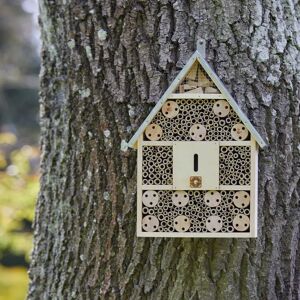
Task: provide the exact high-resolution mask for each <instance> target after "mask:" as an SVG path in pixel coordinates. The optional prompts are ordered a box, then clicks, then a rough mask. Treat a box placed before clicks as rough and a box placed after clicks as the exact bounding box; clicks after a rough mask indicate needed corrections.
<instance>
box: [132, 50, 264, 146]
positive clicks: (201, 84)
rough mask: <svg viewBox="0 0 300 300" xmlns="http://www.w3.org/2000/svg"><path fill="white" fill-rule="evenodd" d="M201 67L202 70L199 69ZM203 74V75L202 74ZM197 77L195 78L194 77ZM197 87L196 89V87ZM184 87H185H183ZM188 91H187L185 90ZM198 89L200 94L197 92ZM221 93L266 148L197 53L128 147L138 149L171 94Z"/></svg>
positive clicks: (258, 141) (219, 81)
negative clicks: (147, 129) (189, 85)
mask: <svg viewBox="0 0 300 300" xmlns="http://www.w3.org/2000/svg"><path fill="white" fill-rule="evenodd" d="M199 67H200V68H199ZM197 71H198V73H197ZM201 72H202V73H201ZM194 76H195V77H194ZM191 79H192V80H194V82H195V83H196V84H194V85H192V84H191V85H192V88H190V87H187V86H185V87H184V85H185V84H187V83H190V82H191ZM195 85H196V87H195ZM182 86H183V87H182ZM185 89H187V90H185ZM195 89H198V91H199V92H197V91H195ZM193 90H194V93H199V94H205V93H213V94H219V93H221V94H222V96H224V97H223V98H224V99H226V100H227V101H228V103H229V104H230V105H231V107H232V108H233V110H234V111H235V112H236V114H237V115H238V116H239V117H240V119H241V120H242V121H243V123H244V124H245V126H246V127H247V129H248V130H249V132H250V133H251V134H252V136H253V137H254V139H255V140H256V142H257V143H258V144H259V145H260V147H261V148H264V147H265V146H266V143H265V141H264V140H263V139H262V137H261V136H260V135H259V133H258V132H257V130H256V129H255V128H254V127H253V125H252V124H251V122H250V121H249V119H248V118H247V116H246V115H245V114H244V113H243V112H242V111H241V109H240V107H239V106H238V105H237V103H236V102H235V100H234V99H233V98H232V96H231V95H230V93H229V92H228V90H227V89H226V87H225V86H224V85H223V83H222V82H221V80H220V79H219V78H218V76H217V75H216V74H215V72H214V71H213V70H212V69H211V67H210V66H209V64H208V63H207V62H206V60H205V59H204V58H203V57H202V55H201V54H200V52H198V51H195V53H194V54H193V55H192V56H191V58H190V59H189V60H188V62H187V63H186V65H185V66H184V67H183V69H182V70H181V71H180V72H179V74H178V75H177V76H176V78H175V79H174V80H173V82H172V83H171V85H170V86H169V88H168V89H167V90H166V91H165V93H164V94H163V96H162V97H161V98H160V100H159V101H158V102H157V103H156V105H155V106H154V108H153V109H152V111H151V112H150V114H149V115H148V116H147V118H146V119H145V121H144V122H143V123H142V125H141V126H140V127H139V129H138V130H137V131H136V133H135V134H134V135H133V137H132V138H131V140H130V141H129V142H128V146H129V147H132V148H137V140H138V138H139V136H140V135H141V134H143V132H144V130H145V129H146V127H147V126H148V125H149V124H150V123H151V121H152V119H153V118H154V117H155V115H156V114H157V112H158V111H159V110H160V109H161V107H162V106H163V104H164V103H165V102H166V101H167V99H168V97H170V96H171V94H173V93H175V94H177V93H179V94H181V93H193Z"/></svg>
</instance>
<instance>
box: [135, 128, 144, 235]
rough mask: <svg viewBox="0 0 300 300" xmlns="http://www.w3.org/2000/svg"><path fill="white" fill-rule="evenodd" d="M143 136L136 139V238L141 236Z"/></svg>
mask: <svg viewBox="0 0 300 300" xmlns="http://www.w3.org/2000/svg"><path fill="white" fill-rule="evenodd" d="M142 142H143V135H142V134H141V135H140V137H139V139H138V142H137V143H138V151H137V214H136V217H137V219H136V229H137V236H141V234H142V193H143V191H142V179H143V178H142V165H143V153H142V150H143V148H142Z"/></svg>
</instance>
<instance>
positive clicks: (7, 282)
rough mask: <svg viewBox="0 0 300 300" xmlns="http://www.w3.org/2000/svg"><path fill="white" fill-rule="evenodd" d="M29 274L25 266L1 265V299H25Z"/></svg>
mask: <svg viewBox="0 0 300 300" xmlns="http://www.w3.org/2000/svg"><path fill="white" fill-rule="evenodd" d="M27 285H28V276H27V271H26V269H25V268H19V267H18V268H16V267H14V268H6V267H2V266H1V265H0V300H8V299H12V300H23V299H25V294H26V291H27Z"/></svg>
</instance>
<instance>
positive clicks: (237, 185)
mask: <svg viewBox="0 0 300 300" xmlns="http://www.w3.org/2000/svg"><path fill="white" fill-rule="evenodd" d="M128 145H129V146H130V147H133V148H137V151H138V155H137V159H138V164H137V167H138V171H137V235H138V236H144V237H150V236H151V237H256V236H257V173H258V166H257V161H258V146H260V147H262V148H263V147H264V146H265V142H264V141H263V139H262V138H261V136H260V135H259V134H258V132H257V131H256V130H255V128H254V127H253V126H252V124H251V123H250V121H249V120H248V118H247V117H246V116H245V114H244V113H243V112H242V111H241V110H240V108H239V106H238V105H237V103H236V102H235V100H234V99H233V98H232V96H231V95H230V94H229V92H228V91H227V89H226V88H225V87H224V85H223V84H222V82H221V81H220V79H219V78H218V76H217V75H216V74H215V73H214V71H213V70H212V69H211V67H210V66H209V65H208V63H207V62H206V60H205V58H204V53H203V51H199V50H197V51H196V52H195V53H194V54H193V56H192V57H191V58H190V59H189V61H188V62H187V64H186V65H185V67H184V68H183V69H182V70H181V71H180V73H179V74H178V75H177V77H176V78H175V80H174V81H173V83H172V84H171V85H170V87H169V88H168V89H167V91H166V92H165V93H164V95H163V96H162V97H161V99H160V100H159V102H158V103H157V104H156V106H155V107H154V108H153V110H152V111H151V113H150V114H149V115H148V117H147V118H146V120H145V121H144V123H143V124H142V125H141V126H140V128H139V129H138V131H137V132H136V133H135V135H134V136H133V137H132V139H131V140H130V141H129V143H128Z"/></svg>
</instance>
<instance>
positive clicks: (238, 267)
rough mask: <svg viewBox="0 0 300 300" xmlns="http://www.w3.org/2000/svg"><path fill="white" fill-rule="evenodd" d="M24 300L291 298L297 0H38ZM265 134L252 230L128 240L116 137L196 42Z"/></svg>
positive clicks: (129, 200)
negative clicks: (35, 181)
mask: <svg viewBox="0 0 300 300" xmlns="http://www.w3.org/2000/svg"><path fill="white" fill-rule="evenodd" d="M40 12H41V17H40V23H41V30H42V40H43V48H42V70H41V130H42V138H41V148H42V164H41V191H40V194H39V198H38V202H37V208H36V219H35V225H34V227H35V236H34V249H33V254H32V263H31V268H30V279H31V283H30V288H29V296H28V299H155V300H156V299H172V300H175V299H201V300H203V299H204V300H206V299H209V300H210V299H231V300H234V299H272V300H274V299H299V298H300V286H299V285H300V256H299V251H300V248H299V235H300V233H299V220H300V210H299V193H300V188H299V177H300V157H299V156H300V140H299V139H300V129H299V96H300V95H299V88H300V85H299V80H300V72H299V60H300V57H299V47H300V32H299V26H300V22H299V12H300V6H299V3H297V1H295V0H291V1H287V0H282V1H280V0H273V1H271V0H264V1H261V0H257V1H254V0H246V1H239V0H232V1H221V0H215V1H204V0H197V1H193V0H186V1H180V0H179V1H176V2H175V1H173V0H170V1H165V0H162V1H142V0H141V1H122V0H120V1H108V0H105V1H104V0H103V1H96V0H87V1H66V0H57V1H50V0H48V1H46V0H40ZM199 38H205V39H206V40H207V41H208V47H207V59H208V61H209V62H210V64H211V65H212V66H213V68H214V69H215V70H216V73H217V74H218V75H219V76H220V78H221V79H222V80H223V82H224V83H225V85H227V87H228V89H229V90H230V91H231V93H232V94H233V96H234V97H235V98H236V100H237V102H238V103H239V104H240V105H241V107H242V109H243V110H244V112H245V113H246V114H247V115H248V116H249V118H250V120H251V121H252V122H253V124H254V125H255V126H256V128H257V129H258V131H259V132H260V133H261V134H262V135H263V136H264V137H265V139H266V140H267V141H268V142H269V148H268V149H267V150H264V151H261V153H260V157H259V160H260V162H259V169H260V173H259V198H258V201H259V217H258V224H259V230H258V238H257V239H241V238H240V239H191V238H188V239H172V238H136V234H135V226H136V153H135V151H134V150H129V149H128V150H127V149H126V147H125V141H128V140H129V138H130V137H131V136H132V135H133V133H134V132H135V130H136V129H137V128H138V126H139V125H140V124H141V123H142V122H143V120H144V118H145V117H146V116H147V114H148V113H149V111H150V109H151V107H152V106H153V105H154V103H155V102H156V101H157V100H158V99H159V96H160V95H161V94H162V93H163V92H164V91H165V89H166V88H167V86H168V85H169V84H170V82H171V81H172V79H173V78H174V77H175V75H176V74H177V73H178V71H179V70H180V68H182V66H183V65H184V63H185V62H186V61H187V59H188V58H189V57H190V55H191V54H192V53H193V51H194V50H195V47H196V41H197V40H198V39H199Z"/></svg>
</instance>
